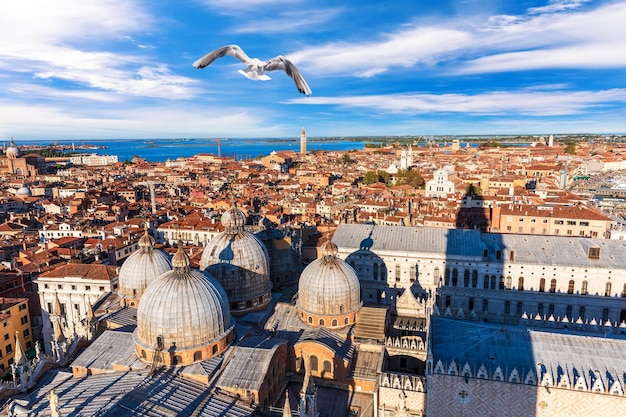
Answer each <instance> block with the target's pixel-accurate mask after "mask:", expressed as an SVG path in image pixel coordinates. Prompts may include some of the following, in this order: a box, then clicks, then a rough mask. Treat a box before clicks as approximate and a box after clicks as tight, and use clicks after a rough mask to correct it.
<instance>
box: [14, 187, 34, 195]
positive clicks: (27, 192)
mask: <svg viewBox="0 0 626 417" xmlns="http://www.w3.org/2000/svg"><path fill="white" fill-rule="evenodd" d="M16 195H18V196H20V197H30V196H32V195H33V193H32V191H30V188H28V187H26V186H24V187H21V188H20V189H19V190H17V193H16Z"/></svg>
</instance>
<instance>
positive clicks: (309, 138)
mask: <svg viewBox="0 0 626 417" xmlns="http://www.w3.org/2000/svg"><path fill="white" fill-rule="evenodd" d="M549 136H553V137H555V138H556V137H573V136H582V137H601V138H606V137H620V136H626V133H519V134H456V135H354V136H350V135H344V136H332V135H330V136H309V135H307V141H315V140H349V139H357V140H367V139H374V140H375V139H393V138H407V139H408V138H415V139H443V138H461V139H480V138H515V137H536V138H540V137H544V138H547V137H549ZM218 139H219V140H257V139H263V140H295V141H299V140H300V136H249V137H248V136H246V137H223V136H215V137H185V136H179V137H137V138H129V137H120V138H79V139H71V138H63V139H15V138H10V139H2V140H0V142H11V141H14V142H15V143H18V142H32V143H41V142H49V141H51V142H74V143H76V142H87V141H94V142H104V141H118V140H119V141H142V140H143V141H160V140H163V141H167V140H190V141H197V140H218Z"/></svg>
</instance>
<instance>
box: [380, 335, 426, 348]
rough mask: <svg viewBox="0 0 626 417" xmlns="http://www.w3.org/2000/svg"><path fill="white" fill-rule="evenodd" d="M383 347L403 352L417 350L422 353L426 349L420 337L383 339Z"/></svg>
mask: <svg viewBox="0 0 626 417" xmlns="http://www.w3.org/2000/svg"><path fill="white" fill-rule="evenodd" d="M385 346H386V347H387V348H388V349H389V348H396V349H405V350H418V351H424V350H425V349H426V347H425V344H424V339H423V338H422V337H421V336H396V337H387V338H386V339H385Z"/></svg>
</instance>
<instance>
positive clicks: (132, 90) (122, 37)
mask: <svg viewBox="0 0 626 417" xmlns="http://www.w3.org/2000/svg"><path fill="white" fill-rule="evenodd" d="M140 6H141V5H140V3H138V2H134V1H124V2H119V1H114V0H103V1H82V0H59V1H56V2H55V3H54V7H51V4H50V2H48V1H36V0H35V1H27V2H3V3H2V4H1V5H0V70H3V71H8V72H21V73H24V74H29V73H32V74H33V75H34V76H35V77H37V78H41V79H60V80H65V81H68V82H71V83H74V84H75V85H79V86H88V87H91V88H96V89H101V90H108V91H113V92H116V93H119V94H127V95H133V96H147V97H169V98H184V97H189V96H190V95H192V94H194V92H196V90H194V88H193V85H194V84H195V83H196V81H195V80H193V79H191V78H188V77H183V76H178V75H175V74H173V73H172V72H171V71H170V69H169V67H168V66H167V65H164V64H159V63H154V64H151V65H146V63H145V61H146V56H145V55H140V52H139V50H140V49H145V48H143V47H142V46H139V47H138V48H137V49H136V51H137V53H136V54H130V53H114V52H111V51H112V50H113V49H112V48H115V45H116V43H119V42H121V43H122V44H124V43H125V44H132V45H135V46H136V47H137V41H136V40H135V39H134V38H133V36H132V35H131V33H134V32H138V31H142V30H148V29H149V28H150V26H151V25H152V24H153V23H154V22H153V18H152V17H151V16H149V15H148V14H146V13H145V12H144V11H143V10H142V9H141V7H140ZM86 45H89V46H86ZM61 91H62V90H61Z"/></svg>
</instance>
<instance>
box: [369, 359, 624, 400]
mask: <svg viewBox="0 0 626 417" xmlns="http://www.w3.org/2000/svg"><path fill="white" fill-rule="evenodd" d="M433 374H434V375H437V374H439V375H450V376H458V377H460V378H465V380H466V381H467V380H468V379H469V378H473V379H484V380H490V381H498V382H506V383H512V384H525V385H535V386H538V387H546V388H550V387H555V388H561V389H567V390H573V391H583V392H591V393H599V394H608V395H616V396H624V378H625V375H626V373H625V371H624V370H622V371H618V370H616V369H611V370H609V369H603V370H602V371H601V370H599V369H592V367H590V366H589V365H588V364H579V365H565V364H557V365H555V366H551V365H546V364H543V363H541V362H538V363H537V365H536V366H535V367H534V368H532V369H526V368H522V369H518V367H513V368H512V369H510V368H509V367H507V366H504V365H498V364H497V363H489V364H486V363H480V364H478V363H476V364H470V363H469V362H465V363H463V364H460V363H456V362H455V361H451V362H445V363H444V362H442V361H441V360H437V361H435V366H434V369H433ZM381 381H382V380H381ZM396 385H397V382H396ZM381 386H382V382H381Z"/></svg>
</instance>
